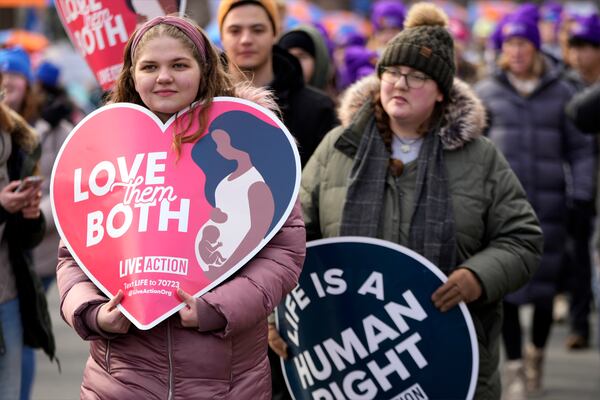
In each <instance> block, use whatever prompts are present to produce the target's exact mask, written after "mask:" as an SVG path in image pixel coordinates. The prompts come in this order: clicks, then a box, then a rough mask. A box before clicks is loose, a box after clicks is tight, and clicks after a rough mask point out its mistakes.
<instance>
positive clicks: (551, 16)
mask: <svg viewBox="0 0 600 400" xmlns="http://www.w3.org/2000/svg"><path fill="white" fill-rule="evenodd" d="M562 10H563V6H562V4H560V3H559V2H557V1H546V2H545V3H544V4H543V5H542V7H541V8H540V19H541V20H542V21H549V22H554V23H556V24H558V23H560V16H561V14H562Z"/></svg>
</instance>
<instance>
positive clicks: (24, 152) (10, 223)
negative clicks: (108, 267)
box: [0, 104, 55, 360]
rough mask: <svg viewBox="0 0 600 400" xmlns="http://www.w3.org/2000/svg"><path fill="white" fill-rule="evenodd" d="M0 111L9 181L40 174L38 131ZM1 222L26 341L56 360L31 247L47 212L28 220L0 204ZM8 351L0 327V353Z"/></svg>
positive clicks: (0, 107)
mask: <svg viewBox="0 0 600 400" xmlns="http://www.w3.org/2000/svg"><path fill="white" fill-rule="evenodd" d="M0 113H1V114H4V115H5V116H6V117H7V121H6V125H7V126H2V129H7V130H8V131H10V135H11V137H12V141H13V142H12V153H11V155H10V157H9V159H8V163H7V167H8V175H9V180H10V181H13V180H20V179H23V178H25V177H26V176H30V175H34V174H36V173H37V172H38V170H37V166H38V160H39V157H40V148H39V146H38V145H37V142H36V138H35V133H34V132H33V130H32V129H31V127H30V126H29V125H27V123H26V122H25V121H24V120H23V119H22V118H21V117H20V116H19V115H18V114H16V113H15V112H13V111H12V110H10V109H9V108H8V107H6V106H5V105H3V104H0ZM3 125H4V121H3ZM0 223H6V227H5V230H4V236H3V240H6V241H7V244H8V252H9V260H10V264H11V267H12V269H13V273H14V275H15V280H16V285H17V293H18V298H19V306H20V311H21V323H22V325H23V341H24V344H26V345H27V346H29V347H33V348H42V349H43V350H44V352H45V353H46V354H47V355H48V357H50V359H51V360H52V359H54V354H55V343H54V335H53V334H52V323H51V321H50V314H49V313H48V304H47V302H46V295H45V293H44V288H43V287H42V283H41V282H40V280H39V278H38V276H37V274H36V273H35V271H34V268H33V261H32V258H31V250H32V249H33V248H34V247H35V246H36V245H37V244H38V243H39V242H40V241H41V240H42V237H43V234H44V230H45V221H44V215H43V214H40V217H39V218H37V219H26V218H23V215H22V214H21V213H20V212H19V213H15V214H10V213H8V212H7V211H6V210H5V209H4V208H3V207H2V206H1V205H0ZM4 351H5V349H4V340H3V338H2V326H0V354H3V353H4Z"/></svg>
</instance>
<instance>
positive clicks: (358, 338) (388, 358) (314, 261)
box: [277, 237, 479, 400]
mask: <svg viewBox="0 0 600 400" xmlns="http://www.w3.org/2000/svg"><path fill="white" fill-rule="evenodd" d="M445 280H446V276H445V275H444V274H443V273H442V272H441V271H440V270H439V269H438V268H437V267H435V266H434V265H433V264H432V263H431V262H429V261H427V260H426V259H425V258H424V257H422V256H420V255H419V254H417V253H415V252H413V251H411V250H409V249H407V248H405V247H402V246H399V245H396V244H393V243H390V242H387V241H383V240H379V239H371V238H363V237H340V238H333V239H323V240H317V241H313V242H310V243H309V244H308V249H307V255H306V261H305V263H304V270H303V272H302V275H301V276H300V282H299V285H298V286H297V287H296V288H295V289H294V290H293V291H292V292H291V293H290V294H289V295H288V296H287V297H286V298H285V300H284V302H283V303H282V304H281V305H280V306H279V307H278V308H277V324H278V329H279V332H280V333H281V335H282V337H283V339H284V340H285V341H286V342H287V343H288V346H289V348H288V358H287V360H282V367H283V370H284V375H285V377H286V381H287V385H288V389H289V391H290V393H291V394H292V396H293V397H294V398H295V399H307V400H308V399H310V400H334V399H335V400H338V399H352V400H355V399H394V400H413V399H414V400H417V399H419V400H423V399H472V398H473V394H474V392H475V384H476V382H477V372H478V364H479V355H478V351H477V338H476V336H475V330H474V328H473V322H472V320H471V316H470V314H469V312H468V310H467V307H466V306H465V304H464V303H461V304H459V306H458V307H454V308H453V309H451V310H450V311H448V312H445V313H442V312H440V311H439V310H438V309H436V308H435V306H434V304H433V302H432V301H431V295H432V294H433V292H434V291H435V290H436V289H437V288H438V287H439V286H440V285H441V284H442V283H443V282H444V281H445Z"/></svg>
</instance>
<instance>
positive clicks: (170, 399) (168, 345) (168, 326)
mask: <svg viewBox="0 0 600 400" xmlns="http://www.w3.org/2000/svg"><path fill="white" fill-rule="evenodd" d="M171 345H172V343H171V321H170V320H169V319H168V320H167V354H168V355H169V381H168V382H167V385H168V393H169V394H168V397H167V400H172V399H173V354H172V353H173V349H172V348H171Z"/></svg>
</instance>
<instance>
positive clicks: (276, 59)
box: [269, 46, 338, 166]
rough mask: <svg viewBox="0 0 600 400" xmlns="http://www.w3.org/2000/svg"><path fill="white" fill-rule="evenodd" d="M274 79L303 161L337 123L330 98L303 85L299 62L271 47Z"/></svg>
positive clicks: (287, 124) (280, 106)
mask: <svg viewBox="0 0 600 400" xmlns="http://www.w3.org/2000/svg"><path fill="white" fill-rule="evenodd" d="M273 74H274V79H273V82H271V84H270V85H269V89H271V90H273V92H274V93H275V99H276V101H277V105H278V106H279V108H280V109H281V113H282V120H283V123H284V125H285V126H286V127H287V128H288V129H289V131H290V133H291V134H292V136H294V137H295V138H296V140H297V141H298V150H299V151H300V163H301V164H302V166H304V165H305V164H306V162H307V161H308V159H309V158H310V156H311V154H312V153H313V152H314V151H315V149H316V148H317V146H318V144H319V142H320V141H321V139H323V136H325V134H326V133H327V132H328V131H329V130H330V129H332V128H333V127H335V126H336V125H337V124H338V121H337V117H336V114H335V106H334V104H333V101H332V100H331V99H330V98H329V97H328V96H327V95H326V94H325V93H324V92H322V91H320V90H318V89H315V88H313V87H311V86H306V85H305V84H304V76H303V75H302V67H301V66H300V62H299V61H298V60H297V59H296V58H295V57H294V56H292V55H291V54H289V53H288V52H287V51H285V50H283V49H282V48H280V47H278V46H273Z"/></svg>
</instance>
